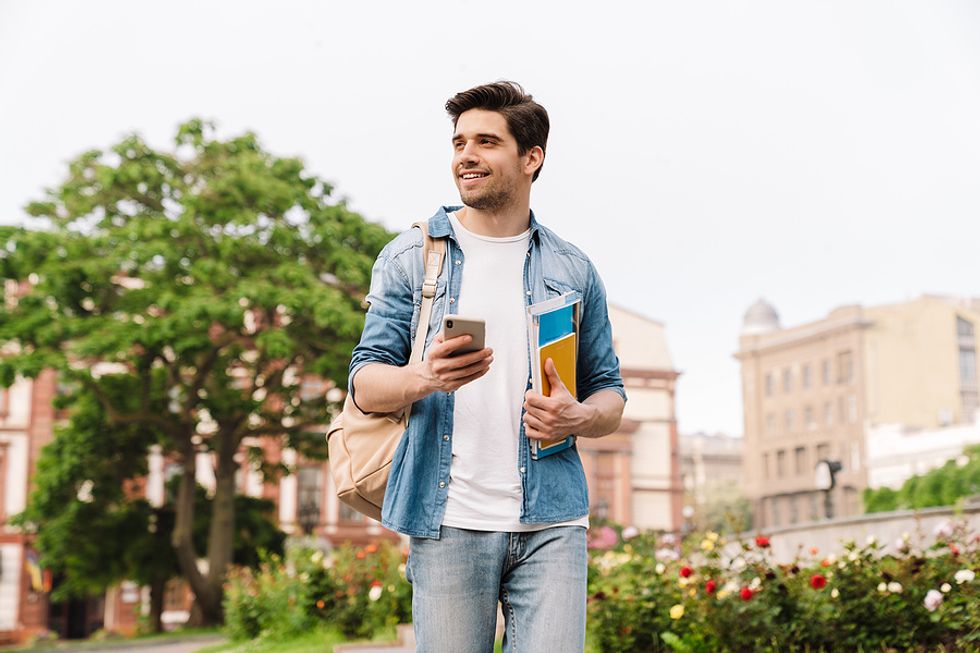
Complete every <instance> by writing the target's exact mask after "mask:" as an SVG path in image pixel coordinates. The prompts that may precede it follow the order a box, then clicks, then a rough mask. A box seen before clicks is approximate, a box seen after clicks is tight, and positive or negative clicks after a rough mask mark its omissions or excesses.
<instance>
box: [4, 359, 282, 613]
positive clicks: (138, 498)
mask: <svg viewBox="0 0 980 653" xmlns="http://www.w3.org/2000/svg"><path fill="white" fill-rule="evenodd" d="M126 381H127V380H126V377H125V376H121V377H117V376H110V377H106V378H105V379H104V381H103V389H104V391H105V392H107V393H109V394H110V395H112V396H113V397H114V401H116V402H117V403H118V404H125V403H126V401H127V398H126V397H122V396H118V395H117V393H118V392H120V391H123V390H125V389H126V387H127V383H126ZM129 401H133V399H132V398H129ZM57 404H58V405H59V406H71V409H72V411H71V417H70V419H69V421H68V422H67V423H66V424H64V425H63V426H61V427H59V428H58V429H57V433H56V437H55V439H54V440H53V441H52V442H51V443H50V444H49V445H47V446H46V447H45V448H44V449H43V450H42V451H41V455H40V457H39V458H38V462H37V469H36V473H35V476H34V490H33V492H32V493H31V496H30V500H29V502H28V505H27V508H26V510H25V511H24V512H23V513H22V514H20V515H18V516H16V517H15V518H14V520H13V521H14V523H15V524H18V525H22V526H26V527H28V528H30V529H31V530H32V531H36V532H37V539H36V542H35V543H36V545H37V547H38V548H39V549H40V550H41V552H42V556H43V558H42V562H43V563H44V566H45V567H46V568H48V569H49V570H51V572H52V573H53V574H54V575H55V577H56V578H58V579H59V582H58V584H57V586H56V587H55V590H54V594H53V598H54V599H55V600H62V599H65V598H67V597H70V596H79V597H84V596H89V595H92V594H98V593H102V592H104V591H105V590H106V589H108V588H109V587H110V586H112V585H115V584H117V583H119V582H121V581H123V580H134V581H136V582H138V583H139V584H141V585H145V586H149V588H150V621H151V624H152V626H153V628H154V630H157V631H159V630H162V623H161V619H160V618H161V614H162V612H163V594H164V589H165V586H166V583H167V581H168V580H170V579H171V578H173V577H175V576H178V575H179V574H180V569H179V567H178V565H177V558H176V556H175V553H174V549H173V547H172V545H171V537H172V534H173V528H174V521H175V515H174V509H173V499H174V497H175V495H176V489H177V483H179V479H173V481H172V482H171V484H170V486H171V487H170V488H169V490H170V491H169V499H168V501H166V502H165V503H164V505H162V506H152V505H150V503H149V502H147V501H146V500H145V499H144V498H143V497H142V495H141V494H140V493H138V492H134V489H135V488H137V487H139V484H140V483H141V482H142V481H143V480H144V477H145V475H146V474H147V471H148V469H147V462H148V457H147V448H148V446H149V444H150V443H151V441H152V438H150V437H147V434H148V433H152V431H141V430H140V428H139V426H138V425H135V424H128V425H124V426H117V427H114V428H113V427H110V426H109V425H108V424H107V423H106V419H105V410H104V409H103V407H102V405H101V404H100V403H99V401H98V400H96V399H95V397H94V396H93V395H92V394H91V393H89V392H87V391H85V390H84V389H77V390H75V391H74V392H73V393H72V394H67V395H63V396H62V397H60V398H59V399H58V401H57ZM235 502H236V508H235V514H236V517H237V519H236V532H235V538H234V553H233V561H234V562H235V564H241V565H249V566H253V567H254V566H257V564H258V558H259V551H260V550H262V551H268V552H270V553H282V550H283V543H284V540H285V534H284V533H283V532H282V531H280V530H279V529H278V528H277V527H276V525H275V524H274V523H273V521H272V513H273V510H274V506H273V504H272V502H271V501H267V500H261V499H255V498H252V497H245V496H236V497H235ZM210 507H211V499H210V498H209V497H208V496H207V493H206V491H205V489H204V488H203V487H201V486H198V487H197V491H196V493H195V524H194V543H195V546H196V547H197V548H198V549H199V550H200V549H202V548H203V547H204V546H206V543H207V534H208V517H207V513H208V512H209V510H210Z"/></svg>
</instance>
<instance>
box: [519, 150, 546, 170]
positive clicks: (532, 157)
mask: <svg viewBox="0 0 980 653" xmlns="http://www.w3.org/2000/svg"><path fill="white" fill-rule="evenodd" d="M524 157H525V162H524V173H525V174H526V175H527V176H529V177H531V176H533V175H534V171H535V170H537V169H538V168H540V167H541V164H543V163H544V150H542V149H541V146H540V145H535V146H534V147H532V148H531V149H530V150H528V151H527V153H526V154H525V155H524Z"/></svg>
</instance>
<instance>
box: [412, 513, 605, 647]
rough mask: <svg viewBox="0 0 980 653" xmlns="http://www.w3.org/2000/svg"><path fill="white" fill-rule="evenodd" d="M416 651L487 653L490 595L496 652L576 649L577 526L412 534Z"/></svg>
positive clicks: (581, 638)
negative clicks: (500, 621) (500, 626)
mask: <svg viewBox="0 0 980 653" xmlns="http://www.w3.org/2000/svg"><path fill="white" fill-rule="evenodd" d="M407 568H408V579H409V581H410V582H411V583H412V590H413V594H412V617H413V622H414V624H415V638H416V641H417V642H418V648H417V649H416V650H417V653H484V652H485V653H492V651H493V640H494V631H495V629H496V623H497V601H498V600H499V601H500V603H501V604H502V607H503V613H504V626H505V628H504V642H503V651H504V653H541V652H542V651H548V652H549V653H582V650H583V649H584V648H585V594H586V580H587V559H586V550H585V529H584V528H582V527H581V526H558V527H555V528H548V529H545V530H542V531H533V532H530V533H498V532H486V531H470V530H463V529H458V528H450V527H448V526H443V527H442V529H441V537H440V539H438V540H434V539H428V538H417V537H413V538H412V542H411V549H410V553H409V557H408V565H407Z"/></svg>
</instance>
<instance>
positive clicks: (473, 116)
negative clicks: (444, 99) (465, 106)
mask: <svg viewBox="0 0 980 653" xmlns="http://www.w3.org/2000/svg"><path fill="white" fill-rule="evenodd" d="M476 134H495V135H497V136H499V137H500V138H510V137H511V133H510V129H509V128H508V127H507V119H506V118H504V116H503V114H501V113H497V112H496V111H487V110H486V109H470V110H469V111H464V112H463V113H461V114H460V115H459V118H458V119H457V120H456V131H455V132H453V138H456V137H459V136H462V137H469V136H474V135H476Z"/></svg>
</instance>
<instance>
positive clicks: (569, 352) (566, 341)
mask: <svg viewBox="0 0 980 653" xmlns="http://www.w3.org/2000/svg"><path fill="white" fill-rule="evenodd" d="M538 351H539V356H540V363H539V364H540V365H541V394H543V395H544V396H545V397H550V396H551V382H550V381H549V380H548V375H547V374H546V373H545V366H544V363H545V361H546V360H548V359H549V358H550V359H551V360H552V361H553V362H554V364H555V369H556V370H558V376H559V377H561V381H562V383H564V384H565V387H566V388H568V391H569V392H570V393H571V394H572V396H573V397H576V396H577V395H576V393H575V353H576V349H575V334H574V333H569V334H568V335H567V336H564V337H562V338H559V339H558V340H555V341H554V342H549V343H548V344H547V345H545V346H543V347H541V349H540V350H538Z"/></svg>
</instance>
